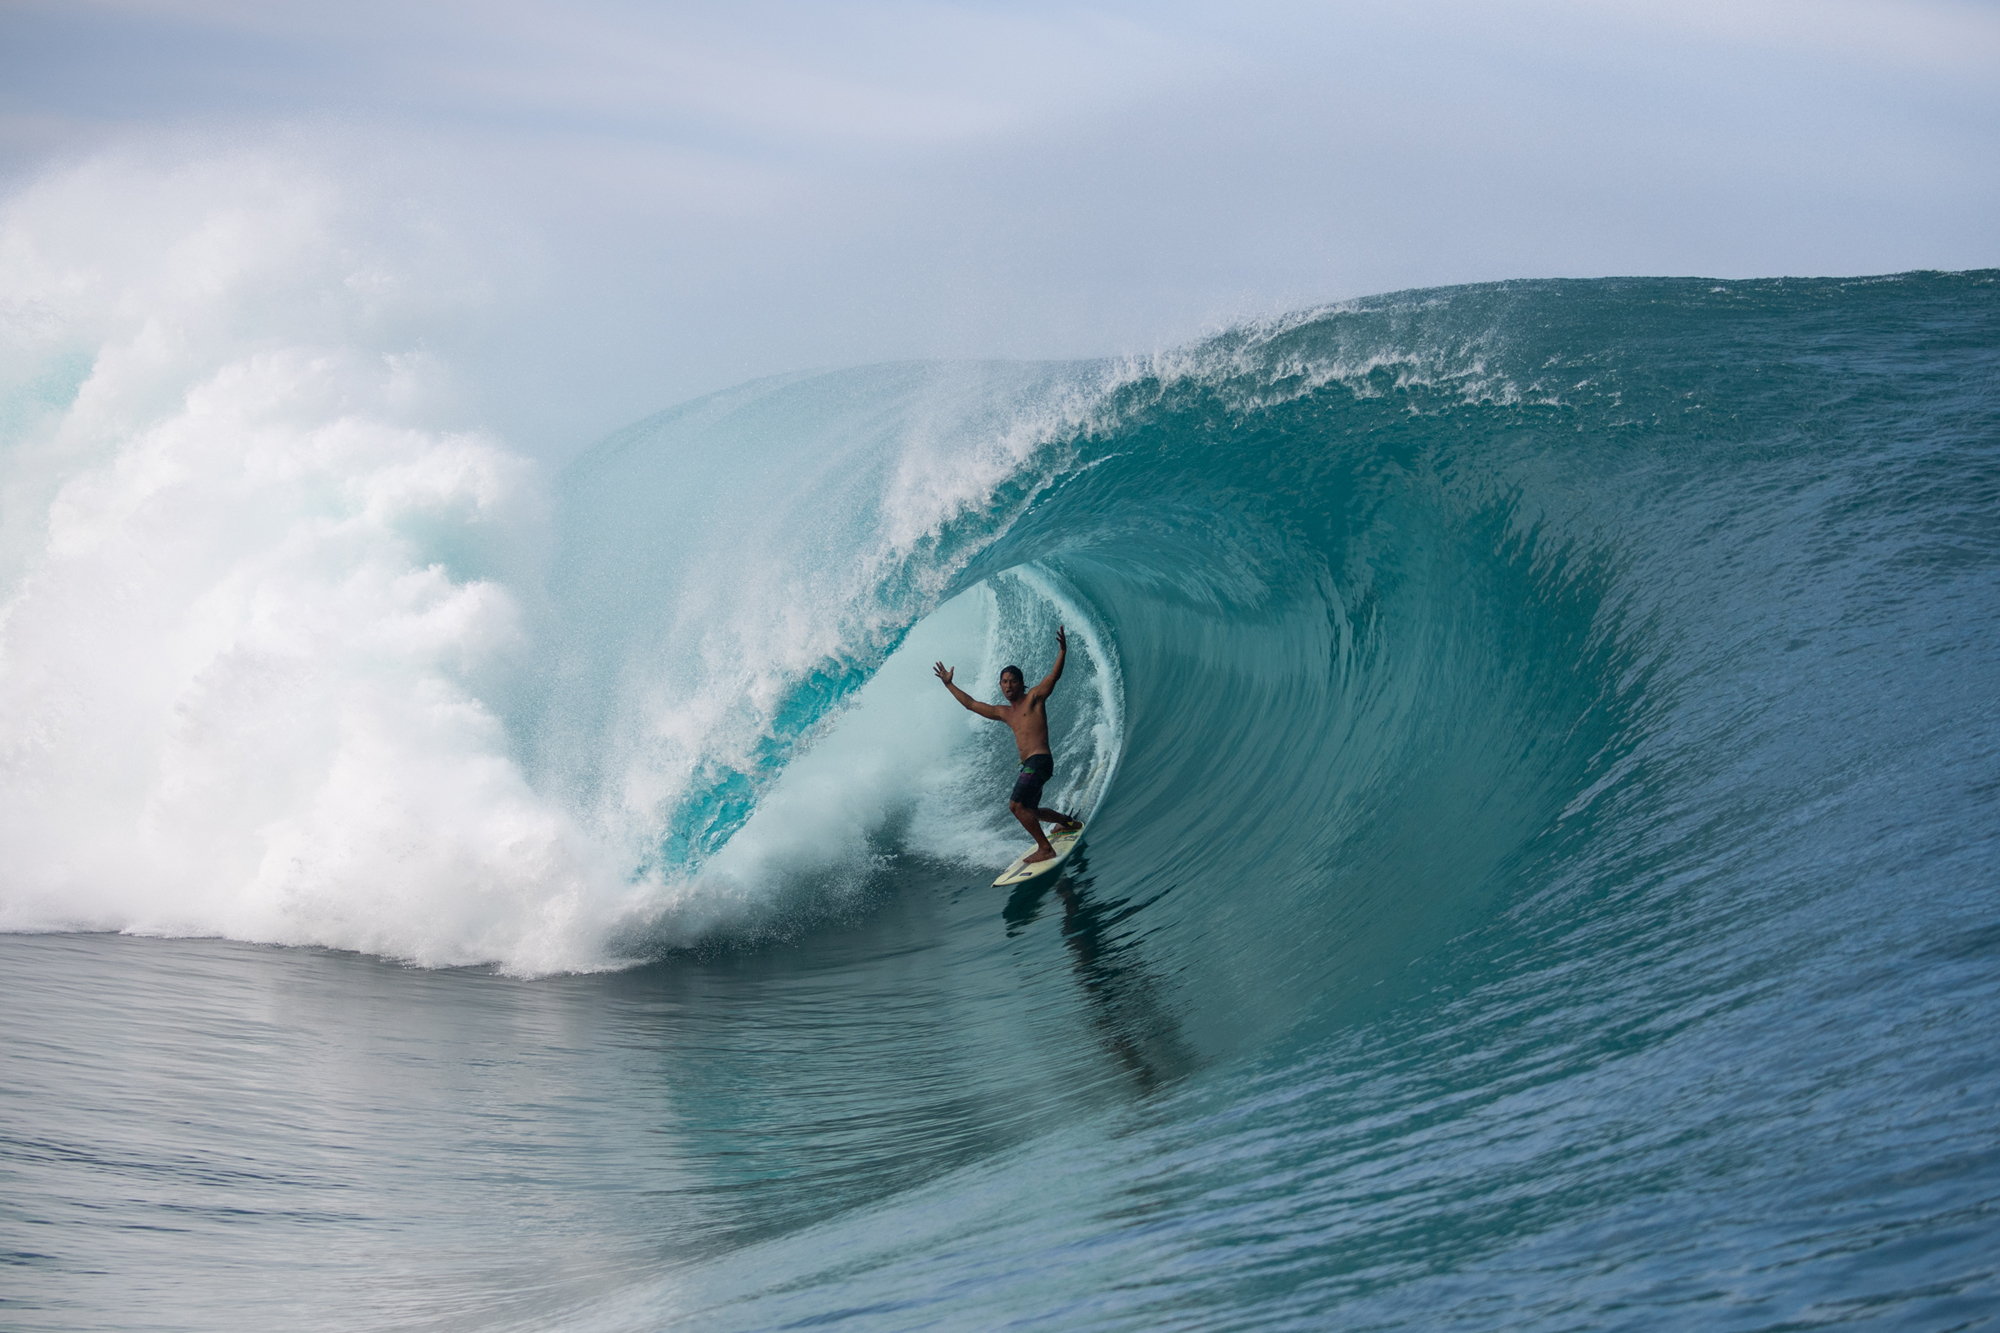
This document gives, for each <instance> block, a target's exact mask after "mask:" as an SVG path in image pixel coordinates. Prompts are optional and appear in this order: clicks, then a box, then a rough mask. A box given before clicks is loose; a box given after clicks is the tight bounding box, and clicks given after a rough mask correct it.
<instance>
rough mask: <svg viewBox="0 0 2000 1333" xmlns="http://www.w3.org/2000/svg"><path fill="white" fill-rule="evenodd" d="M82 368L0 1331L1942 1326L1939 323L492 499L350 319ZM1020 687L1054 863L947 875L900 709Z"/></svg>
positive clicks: (995, 418)
mask: <svg viewBox="0 0 2000 1333" xmlns="http://www.w3.org/2000/svg"><path fill="white" fill-rule="evenodd" d="M253 276H254V275H253ZM245 281H248V279H245ZM50 282H51V284H53V285H51V286H49V287H48V289H47V290H46V291H44V292H43V293H42V296H41V297H39V298H37V299H40V300H42V301H43V305H41V306H37V307H35V308H36V309H42V310H49V309H58V312H59V303H60V301H61V300H65V299H72V298H70V297H66V296H64V295H63V292H69V291H83V290H84V287H82V286H73V287H72V288H62V289H61V290H58V287H59V284H54V280H53V279H51V280H50ZM351 285H352V284H350V286H351ZM75 299H82V298H80V297H79V298H75ZM161 299H165V298H161ZM173 299H174V300H176V301H184V302H191V303H193V304H192V305H189V306H187V307H186V308H187V309H196V310H199V309H206V308H207V307H204V306H201V305H200V302H201V301H204V300H206V299H208V298H206V297H204V296H200V295H199V294H197V295H196V296H187V295H185V294H184V293H183V294H179V295H175V296H174V297H173ZM127 306H132V303H131V302H127V303H126V305H122V306H121V305H118V304H117V303H116V302H111V301H108V300H107V302H106V303H105V304H104V306H103V311H104V312H108V313H102V317H101V318H98V317H95V316H94V317H93V319H92V320H81V319H79V320H76V321H72V322H70V323H67V324H65V323H63V322H62V321H61V320H60V319H55V318H54V317H53V316H52V317H50V318H51V319H54V323H50V322H49V320H43V321H42V322H41V323H34V324H33V327H32V328H31V327H30V323H32V321H26V322H24V321H25V317H23V318H22V319H17V320H16V324H15V325H14V326H13V327H14V328H15V333H14V334H13V335H11V336H13V337H14V342H13V343H12V344H10V346H12V347H13V348H14V351H13V353H12V356H13V361H12V364H11V366H10V368H9V369H8V370H7V372H6V376H5V377H4V383H0V389H4V394H0V431H4V433H5V435H4V443H5V450H6V452H5V454H4V456H0V461H3V462H4V475H0V577H3V578H4V580H5V584H4V598H5V602H4V610H0V848H4V862H5V868H4V870H0V931H4V933H0V994H4V996H5V999H4V1014H5V1019H6V1022H5V1033H4V1037H0V1326H4V1327H6V1328H8V1329H10V1330H21V1331H22V1333H27V1331H29V1330H97V1329H104V1330H112V1329H116V1330H152V1329H159V1330H236V1329H244V1330H249V1329H258V1330H265V1329H273V1328H283V1329H339V1330H366V1329H466V1330H473V1329H479V1330H485V1329H493V1330H511V1329H522V1330H527V1329H564V1330H579V1331H591V1333H597V1331H602V1333H623V1331H625V1330H655V1329H697V1330H711V1329H712V1330H753V1329H800V1328H815V1329H818V1328H841V1329H866V1330H896V1329H932V1328H936V1329H961V1328H963V1329H996V1328H1051V1329H1190V1330H1193V1329H1201V1330H1210V1329H1218V1330H1219V1329H1252V1328H1254V1329H1326V1328H1340V1329H1351V1330H1366V1329H1409V1330H1424V1331H1426V1333H1431V1331H1434V1330H1441V1329H1467V1330H1474V1329H1476V1330H1493V1329H1520V1330H1548V1331H1550V1333H1553V1331H1554V1330H1574V1329H1633V1330H1639V1329H1645V1330H1655V1329H1690V1330H1697V1329H1698V1330H1739V1329H1740V1330H1777V1329H1803V1328H1809V1327H1810V1328H1819V1327H1826V1326H1847V1325H1857V1326H1866V1327H1871V1328H1883V1329H1925V1330H1940V1331H1942V1330H1957V1329H1971V1328H1979V1327H1991V1326H1993V1325H1995V1324H2000V274H1996V273H1992V272H1982V273H1970V274H1930V273H1922V274H1908V275H1902V276H1896V277H1885V278H1874V279H1860V280H1811V281H1801V280H1771V281H1746V282H1711V281H1698V280H1679V279H1675V280H1663V279H1632V280H1625V279H1618V280H1601V281H1538V282H1510V283H1502V284H1495V285H1486V286H1476V287H1463V288H1454V289H1449V290H1439V291H1425V292H1414V293H1403V294H1398V295H1393V296H1385V297H1380V298H1376V299H1371V300H1365V301H1358V302H1353V303H1349V304H1345V305H1340V306H1337V307H1331V308H1325V309H1319V310H1313V311H1307V312H1301V313H1296V314H1290V315H1286V316H1284V317H1281V318H1273V319H1271V320H1269V321H1267V322H1264V323H1259V324H1254V325H1246V326H1242V327H1238V328H1235V329H1232V330H1230V331H1227V332H1225V333H1223V334H1221V335H1219V336H1216V337H1213V338H1211V339H1209V340H1207V341H1204V342H1200V343H1197V344H1194V345H1190V346H1187V347H1184V348H1180V349H1177V350H1175V351H1172V352H1168V353H1162V354H1158V355H1154V356H1149V357H1143V358H1135V359H1128V360H1119V361H1108V362H1091V363H1061V364H1058V363H1049V364H1023V363H1005V364H901V365H887V366H873V367H865V368H860V369H851V370H840V371H834V372H828V373H808V374H799V375H792V376H786V377H780V378H777V379H769V380H761V381H757V382H754V383H751V384H747V385H744V386H742V387H740V388H737V389H734V390H731V391H728V392H725V393H721V394H717V395H714V396H711V397H708V398H704V399H701V400H698V401H696V402H692V403H688V404H685V405H682V406H679V407H675V408H673V409H671V410H668V411H665V412H663V413H661V414H660V415H658V416H655V417H651V418H649V419H647V420H644V421H641V422H638V423H637V424H635V425H633V426H631V427H630V428H628V429H626V430H623V431H621V432H619V433H617V434H616V435H614V436H612V437H611V438H609V439H606V440H604V441H602V442H601V443H599V444H597V445H595V446H594V447H593V448H591V449H589V450H588V451H586V452H585V453H583V454H582V455H581V456H580V457H579V458H578V459H577V461H576V462H574V463H573V464H571V465H569V466H568V467H567V468H565V469H563V470H561V471H560V472H559V473H551V472H548V471H545V470H542V469H540V468H538V467H536V466H535V465H534V464H533V463H532V462H530V461H529V460H527V459H525V458H523V457H521V456H520V455H518V454H517V453H515V452H513V451H511V450H510V449H509V448H508V447H507V446H506V443H505V441H504V440H502V439H499V438H497V437H494V436H492V435H489V434H481V433H479V432H462V431H454V430H452V429H449V428H447V427H443V426H439V425H437V424H435V423H434V422H428V421H426V420H423V419H420V414H416V413H414V412H413V411H406V410H405V408H406V405H407V402H408V400H409V393H408V392H407V386H408V382H409V381H410V377H411V376H413V375H420V374H421V371H422V368H421V366H418V365H416V364H415V363H414V362H410V361H398V360H396V359H395V358H393V357H387V358H385V357H383V356H380V355H375V354H374V353H373V352H371V351H369V350H368V348H367V347H366V346H364V345H363V344H364V343H365V338H364V337H363V336H362V335H361V334H356V333H354V331H353V329H354V328H356V327H360V326H359V325H358V324H357V325H354V326H353V327H349V326H346V325H341V324H340V323H339V321H338V320H335V319H333V317H332V316H329V317H328V320H329V323H328V324H327V325H326V326H325V327H323V328H320V329H319V330H318V331H317V332H316V334H315V335H314V338H310V339H300V340H295V341H293V342H279V343H271V342H268V341H264V342H258V341H256V340H255V339H246V337H245V336H239V334H238V333H237V332H232V331H231V329H232V328H233V326H231V325H230V324H229V321H228V320H227V319H223V318H222V317H220V316H217V317H215V318H213V319H210V320H208V322H207V323H203V322H202V321H201V320H200V319H197V318H195V317H194V316H193V315H186V314H185V311H184V310H183V317H181V318H180V322H179V323H174V322H173V321H163V320H161V319H157V318H152V316H151V315H148V314H147V311H146V309H143V308H141V307H143V306H144V303H143V302H140V303H139V304H138V306H133V307H132V308H135V309H140V314H139V315H131V314H130V313H129V311H127ZM20 308H21V309H26V308H27V307H26V306H23V307H20ZM176 309H181V307H176ZM120 311H127V313H124V314H121V313H119V312H120ZM142 316H144V317H142ZM37 318H38V319H39V318H40V316H37ZM121 320H123V321H124V322H123V323H121V322H120V321H121ZM149 320H150V322H149ZM22 330H26V332H22ZM163 330H164V331H163ZM364 333H365V330H364ZM371 336H372V335H371ZM177 339H178V341H176V340H177ZM357 340H359V341H357ZM357 347H360V349H361V350H355V349H356V348H357ZM191 349H192V350H191ZM413 367H414V368H413ZM1058 624H1060V625H1063V626H1065V627H1066V628H1067V631H1068V634H1069V641H1070V644H1071V648H1072V652H1071V657H1070V662H1069V666H1068V670H1067V673H1066V674H1065V676H1064V677H1063V679H1062V682H1061V685H1060V687H1059V689H1058V690H1057V693H1056V695H1055V696H1054V700H1053V702H1052V704H1051V709H1050V712H1051V719H1052V726H1053V732H1052V734H1053V738H1054V748H1055V752H1056V760H1057V769H1056V777H1055V780H1054V781H1053V782H1052V783H1051V785H1050V788H1049V793H1050V800H1051V802H1052V803H1055V804H1060V805H1064V806H1066V807H1073V808H1077V809H1079V810H1081V811H1082V812H1083V813H1084V814H1085V815H1086V816H1087V817H1088V820H1089V827H1088V831H1087V833H1086V835H1085V839H1084V842H1083V844H1082V849H1081V851H1080V852H1079V853H1078V854H1077V855H1076V856H1075V858H1074V859H1073V860H1072V861H1071V863H1070V864H1069V866H1068V867H1067V868H1066V869H1065V870H1064V872H1063V873H1061V874H1060V875H1058V876H1055V877H1053V878H1052V879H1044V880H1041V881H1037V882H1035V883H1032V884H1030V885H1026V886H1022V887H1020V888H1018V889H1016V890H1013V891H1011V892H1010V891H1007V890H999V889H994V888H992V887H990V881H991V879H992V878H993V875H994V874H995V873H996V872H997V871H998V869H999V868H1000V867H1001V866H1002V865H1004V864H1005V863H1006V861H1007V860H1008V859H1010V858H1011V857H1012V856H1013V855H1014V854H1015V853H1016V852H1017V851H1019V850H1020V848H1021V845H1022V843H1023V839H1022V836H1021V833H1020V830H1019V828H1018V826H1016V825H1014V823H1013V821H1012V819H1011V818H1010V816H1009V815H1008V814H1007V811H1006V808H1005V797H1006V793H1007V790H1008V788H1009V786H1010V784H1011V781H1012V777H1013V772H1014V767H1015V764H1014V759H1013V756H1012V746H1011V742H1010V738H1009V737H1008V736H1007V734H1006V732H1005V731H1004V729H1002V728H1000V727H997V726H995V725H993V724H991V723H987V722H983V721H981V720H979V719H977V718H974V717H972V716H971V715H969V714H967V713H965V712H964V711H962V710H961V709H959V708H958V707H957V705H956V704H954V703H953V701H952V700H951V699H950V697H949V696H948V695H946V693H945V692H944V690H943V689H942V688H940V686H939V685H938V683H937V682H936V681H935V680H934V679H932V677H931V667H932V664H933V663H934V662H938V661H943V662H945V663H947V664H949V665H951V666H953V667H955V668H956V670H957V672H958V680H959V682H960V683H961V684H962V685H965V686H968V687H969V688H971V689H972V690H973V691H974V692H975V693H977V694H980V695H982V696H984V697H989V698H991V697H994V696H995V694H996V693H997V674H998V671H999V669H1000V667H1001V666H1002V665H1003V664H1006V663H1009V662H1018V663H1019V664H1021V665H1022V666H1023V667H1024V668H1025V670H1026V672H1027V675H1028V677H1029V678H1030V679H1034V678H1035V677H1037V676H1039V675H1040V674H1041V673H1042V672H1044V671H1046V670H1047V668H1048V666H1049V663H1050V662H1051V660H1052V658H1053V654H1054V632H1055V629H1056V627H1057V625H1058Z"/></svg>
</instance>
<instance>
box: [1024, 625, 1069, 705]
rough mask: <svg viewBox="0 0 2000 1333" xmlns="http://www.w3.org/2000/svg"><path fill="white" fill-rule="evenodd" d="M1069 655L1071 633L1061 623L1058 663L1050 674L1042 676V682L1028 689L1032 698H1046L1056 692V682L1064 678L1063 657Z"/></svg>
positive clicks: (1057, 652) (1058, 627)
mask: <svg viewBox="0 0 2000 1333" xmlns="http://www.w3.org/2000/svg"><path fill="white" fill-rule="evenodd" d="M1068 656H1069V635H1067V634H1065V633H1063V627H1062V626H1061V625H1057V626H1056V664H1055V665H1054V666H1052V667H1050V668H1049V674H1048V675H1046V676H1043V677H1042V683H1041V684H1039V685H1037V686H1035V688H1034V689H1032V690H1029V691H1028V697H1029V698H1030V699H1046V698H1048V697H1049V696H1050V695H1051V694H1053V693H1055V688H1056V682H1057V681H1059V680H1061V679H1062V669H1063V659H1064V658H1065V657H1068Z"/></svg>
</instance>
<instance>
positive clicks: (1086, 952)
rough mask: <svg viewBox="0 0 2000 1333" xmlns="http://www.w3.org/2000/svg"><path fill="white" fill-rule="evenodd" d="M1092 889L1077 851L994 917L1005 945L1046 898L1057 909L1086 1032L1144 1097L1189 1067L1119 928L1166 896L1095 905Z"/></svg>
mask: <svg viewBox="0 0 2000 1333" xmlns="http://www.w3.org/2000/svg"><path fill="white" fill-rule="evenodd" d="M1096 883H1097V881H1096V877H1095V876H1093V875H1092V874H1091V873H1090V856H1089V854H1088V852H1087V851H1086V850H1085V849H1084V848H1083V847H1081V846H1079V847H1078V848H1077V850H1076V851H1075V853H1073V854H1072V855H1071V857H1070V859H1069V864H1067V865H1066V866H1064V867H1063V869H1062V870H1060V871H1058V872H1057V873H1056V874H1054V875H1044V876H1043V877H1041V878H1040V879H1032V880H1029V881H1028V882H1027V883H1025V884H1022V885H1020V886H1018V887H1016V888H1015V890H1014V892H1013V894H1012V895H1011V896H1010V897H1009V898H1008V899H1007V905H1006V907H1005V908H1003V909H1002V911H1001V913H1000V915H1001V917H1002V919H1004V920H1005V921H1006V922H1007V934H1008V935H1009V936H1010V937H1012V936H1015V935H1018V934H1019V933H1021V932H1022V931H1023V930H1025V929H1027V927H1028V926H1029V925H1031V924H1032V923H1033V922H1034V920H1035V918H1036V917H1038V916H1039V915H1040V914H1041V910H1042V904H1043V902H1044V901H1046V900H1047V898H1048V897H1049V896H1050V895H1051V894H1053V895H1054V896H1055V898H1056V899H1057V901H1059V902H1060V903H1061V904H1062V909H1063V919H1062V935H1063V943H1064V944H1066V945H1068V946H1069V951H1070V955H1071V958H1072V964H1071V966H1072V970H1073V971H1074V972H1075V974H1076V979H1077V981H1078V982H1079V983H1080V984H1081V986H1082V990H1083V994H1084V995H1085V996H1086V997H1087V998H1088V999H1089V1001H1090V1012H1091V1022H1092V1025H1093V1026H1094V1027H1095V1028H1096V1029H1097V1032H1098V1035H1099V1038H1100V1040H1101V1041H1102V1042H1103V1044H1104V1048H1105V1049H1106V1050H1107V1051H1109V1052H1110V1053H1111V1054H1112V1055H1113V1056H1115V1057H1116V1058H1117V1060H1118V1063H1119V1066H1120V1067H1121V1068H1122V1069H1124V1070H1125V1071H1126V1072H1127V1074H1128V1075H1129V1076H1130V1078H1131V1080H1132V1082H1133V1084H1134V1086H1135V1087H1136V1088H1137V1089H1138V1091H1140V1092H1141V1093H1150V1092H1152V1091H1153V1090H1155V1089H1156V1088H1158V1087H1160V1086H1161V1085H1162V1084H1164V1083H1167V1082H1170V1081H1172V1080H1173V1079H1176V1078H1179V1077H1180V1076H1182V1075H1183V1074H1186V1073H1188V1072H1189V1071H1190V1070H1192V1069H1193V1068H1194V1067H1195V1066H1196V1064H1197V1059H1196V1056H1195V1052H1194V1050H1193V1048H1192V1047H1191V1046H1190V1045H1189V1044H1188V1042H1187V1041H1186V1040H1185V1038H1184V1037H1183V1035H1182V1033H1181V1028H1180V1021H1179V1019H1178V1018H1177V1017H1176V1016H1175V1014H1174V1011H1173V1007H1172V1005H1171V1004H1170V1003H1169V1002H1168V1000H1167V997H1166V995H1165V991H1164V987H1163V986H1162V985H1161V984H1160V983H1159V982H1158V980H1157V979H1156V978H1155V977H1154V976H1153V974H1152V972H1151V971H1149V970H1148V968H1147V966H1146V962H1145V958H1144V956H1143V954H1142V953H1141V952H1140V949H1139V943H1138V938H1137V932H1136V931H1121V930H1120V928H1121V927H1123V926H1124V925H1125V923H1126V922H1128V921H1130V920H1131V919H1132V918H1133V917H1134V916H1136V915H1137V914H1138V913H1140V912H1142V911H1144V910H1145V909H1146V908H1147V907H1150V906H1151V905H1152V904H1153V903H1155V902H1158V901H1159V900H1160V899H1161V898H1163V897H1165V896H1166V895H1167V894H1168V893H1171V892H1172V891H1173V890H1172V889H1171V888H1168V889H1164V890H1162V891H1161V892H1159V893H1156V894H1154V895H1152V896H1151V897H1148V898H1145V899H1142V900H1134V899H1133V898H1130V897H1125V898H1109V899H1104V900H1099V899H1098V898H1097V897H1096V896H1095V892H1094V890H1095V886H1096Z"/></svg>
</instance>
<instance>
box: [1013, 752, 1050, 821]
mask: <svg viewBox="0 0 2000 1333" xmlns="http://www.w3.org/2000/svg"><path fill="white" fill-rule="evenodd" d="M1055 773H1056V758H1055V756H1054V755H1052V754H1031V755H1029V756H1028V757H1027V758H1026V759H1023V760H1022V761H1021V775H1020V776H1019V777H1017V778H1015V779H1014V794H1013V795H1012V796H1010V797H1008V798H1007V799H1008V800H1010V801H1019V802H1020V803H1021V804H1022V805H1025V806H1027V807H1028V808H1029V809H1030V810H1033V809H1035V808H1036V807H1038V806H1040V805H1041V803H1042V787H1043V784H1045V783H1047V782H1048V780H1049V779H1050V778H1052V777H1054V776H1055Z"/></svg>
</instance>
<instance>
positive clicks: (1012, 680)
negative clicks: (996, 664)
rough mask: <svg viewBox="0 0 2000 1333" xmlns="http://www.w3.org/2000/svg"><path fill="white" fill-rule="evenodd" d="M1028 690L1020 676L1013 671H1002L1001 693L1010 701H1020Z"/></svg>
mask: <svg viewBox="0 0 2000 1333" xmlns="http://www.w3.org/2000/svg"><path fill="white" fill-rule="evenodd" d="M1027 692H1028V687H1027V686H1026V685H1023V684H1022V683H1021V678H1020V677H1019V676H1017V675H1015V674H1014V673H1013V672H1011V671H1003V672H1001V673H1000V693H1001V694H1003V695H1005V696H1006V697H1007V702H1008V703H1010V704H1011V703H1019V702H1020V699H1021V696H1022V695H1024V694H1026V693H1027Z"/></svg>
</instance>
